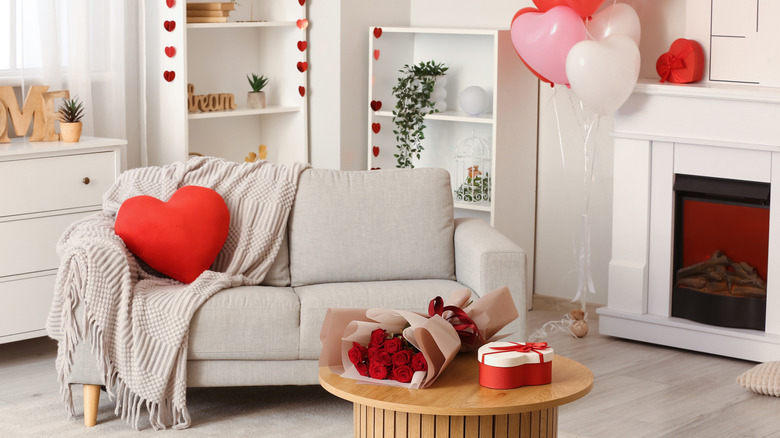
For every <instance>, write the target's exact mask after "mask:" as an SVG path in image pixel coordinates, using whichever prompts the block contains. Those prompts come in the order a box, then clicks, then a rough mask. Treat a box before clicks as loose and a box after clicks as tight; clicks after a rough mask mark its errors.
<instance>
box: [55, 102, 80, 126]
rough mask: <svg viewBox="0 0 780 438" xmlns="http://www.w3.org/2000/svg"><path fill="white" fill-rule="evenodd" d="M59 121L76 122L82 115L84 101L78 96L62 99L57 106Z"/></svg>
mask: <svg viewBox="0 0 780 438" xmlns="http://www.w3.org/2000/svg"><path fill="white" fill-rule="evenodd" d="M58 111H59V113H60V122H64V123H76V122H80V121H81V119H82V118H83V117H84V103H83V102H81V101H80V100H79V98H78V97H74V98H73V99H69V98H67V97H66V98H64V99H62V105H60V108H59V110H58Z"/></svg>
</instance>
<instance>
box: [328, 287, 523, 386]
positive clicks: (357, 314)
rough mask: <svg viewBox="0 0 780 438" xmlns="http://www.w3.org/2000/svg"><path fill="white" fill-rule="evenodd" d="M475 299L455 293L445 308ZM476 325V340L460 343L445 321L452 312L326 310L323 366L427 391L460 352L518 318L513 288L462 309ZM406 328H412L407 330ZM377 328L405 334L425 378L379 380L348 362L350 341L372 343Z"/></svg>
mask: <svg viewBox="0 0 780 438" xmlns="http://www.w3.org/2000/svg"><path fill="white" fill-rule="evenodd" d="M470 298H471V291H470V290H468V289H463V290H459V291H456V292H453V293H452V295H450V297H449V298H448V299H447V301H446V304H447V305H453V306H457V307H461V306H463V305H465V304H466V303H467V302H468V300H469V299H470ZM461 308H462V309H463V310H464V311H465V312H466V314H467V315H468V316H469V318H471V319H472V321H474V322H475V323H476V325H477V328H478V332H479V334H478V336H477V340H476V341H475V342H474V343H473V344H470V345H462V343H461V340H460V337H459V336H458V333H457V332H456V331H455V329H454V328H453V326H452V324H450V323H449V322H447V320H446V319H445V318H447V317H448V312H444V313H443V314H442V316H443V317H442V316H439V315H434V316H428V315H425V314H420V313H416V312H409V311H403V310H392V309H377V308H373V309H328V311H327V313H326V315H325V320H324V321H323V324H322V329H321V331H320V341H321V342H322V352H321V353H320V366H321V367H322V366H327V367H329V368H330V369H331V371H332V372H333V373H335V374H338V375H341V376H342V377H347V378H353V379H356V380H360V381H365V382H367V383H374V384H379V385H393V386H403V387H408V388H426V387H428V386H430V385H431V384H432V383H433V382H434V381H435V380H436V378H437V377H438V376H439V375H440V374H441V373H442V372H443V371H444V369H445V368H446V367H447V365H449V363H450V362H451V361H452V360H453V359H454V358H455V355H456V354H457V353H458V352H459V351H472V350H475V349H477V348H479V347H480V346H482V345H483V344H484V343H486V342H489V341H493V340H497V339H500V338H503V337H504V336H501V337H496V336H495V334H496V333H498V332H499V331H500V330H501V329H502V328H503V327H504V326H506V325H507V324H509V323H510V322H512V321H513V320H514V319H515V318H517V316H518V313H517V308H516V306H515V303H514V300H513V299H512V295H511V294H510V293H509V289H508V288H506V287H502V288H500V289H497V290H495V291H493V292H490V293H489V294H486V295H485V296H483V297H481V298H479V299H478V300H476V301H474V302H473V303H471V304H469V305H468V306H466V307H465V308H463V307H461ZM407 324H409V327H406V328H404V327H405V326H406V325H407ZM377 328H381V329H384V330H386V331H388V332H391V333H401V332H403V335H404V337H405V338H406V339H407V340H408V341H409V342H410V343H411V344H412V345H414V346H415V347H416V348H417V349H418V350H420V351H421V352H422V354H423V355H424V356H425V360H426V361H427V362H428V371H427V373H425V375H424V376H423V375H421V373H415V374H416V375H415V378H414V379H413V380H412V382H411V383H399V382H396V381H393V380H377V379H372V378H369V377H364V376H361V375H360V374H358V373H357V371H356V370H355V369H354V365H352V362H350V360H349V356H348V353H347V352H348V351H349V349H350V348H352V343H353V342H357V343H359V344H361V345H368V342H369V340H370V337H371V332H372V331H373V330H375V329H377Z"/></svg>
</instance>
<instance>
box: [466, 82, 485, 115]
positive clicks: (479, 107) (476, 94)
mask: <svg viewBox="0 0 780 438" xmlns="http://www.w3.org/2000/svg"><path fill="white" fill-rule="evenodd" d="M459 100H460V108H461V109H462V110H463V112H464V113H466V114H468V115H470V116H478V115H480V114H482V113H484V112H485V110H486V109H487V105H488V95H487V92H486V91H485V90H484V89H483V88H482V87H478V86H476V85H473V86H471V87H468V88H466V89H465V90H463V91H461V92H460V99H459Z"/></svg>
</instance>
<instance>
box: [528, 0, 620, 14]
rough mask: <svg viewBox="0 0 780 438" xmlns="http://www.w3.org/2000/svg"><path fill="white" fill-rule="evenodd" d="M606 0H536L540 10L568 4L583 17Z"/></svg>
mask: <svg viewBox="0 0 780 438" xmlns="http://www.w3.org/2000/svg"><path fill="white" fill-rule="evenodd" d="M602 3H604V0H534V4H535V5H536V7H537V8H539V10H540V11H542V12H544V11H549V10H550V9H552V8H554V7H556V6H566V7H569V8H571V9H572V10H574V12H576V13H577V14H579V16H580V17H582V18H588V17H590V16H592V15H593V13H594V12H596V10H598V8H599V6H601V4H602Z"/></svg>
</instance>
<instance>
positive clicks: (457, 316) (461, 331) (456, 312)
mask: <svg viewBox="0 0 780 438" xmlns="http://www.w3.org/2000/svg"><path fill="white" fill-rule="evenodd" d="M447 311H449V312H451V313H450V314H449V315H448V316H447V317H446V318H444V315H443V314H444V312H447ZM433 315H439V316H441V317H442V318H444V319H445V320H447V322H449V323H450V324H452V327H453V328H454V329H455V331H456V332H458V336H459V337H460V342H461V343H466V344H473V343H474V342H476V341H477V339H478V338H479V329H478V328H477V324H476V323H474V321H472V320H471V318H469V316H468V315H467V314H466V312H465V311H464V310H463V309H461V308H460V307H457V306H445V305H444V300H443V299H442V298H441V297H436V298H434V299H432V300H431V302H430V303H429V304H428V316H433Z"/></svg>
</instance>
